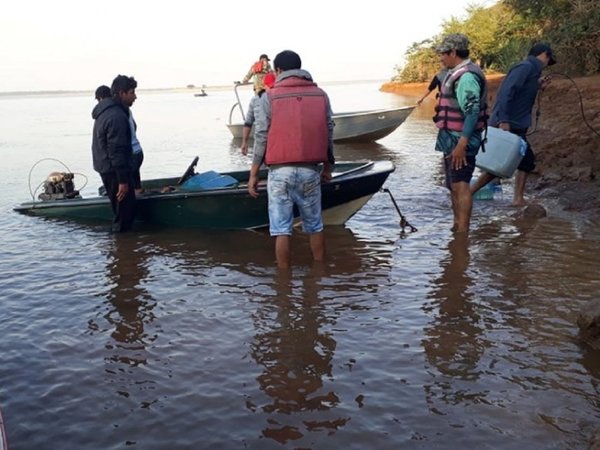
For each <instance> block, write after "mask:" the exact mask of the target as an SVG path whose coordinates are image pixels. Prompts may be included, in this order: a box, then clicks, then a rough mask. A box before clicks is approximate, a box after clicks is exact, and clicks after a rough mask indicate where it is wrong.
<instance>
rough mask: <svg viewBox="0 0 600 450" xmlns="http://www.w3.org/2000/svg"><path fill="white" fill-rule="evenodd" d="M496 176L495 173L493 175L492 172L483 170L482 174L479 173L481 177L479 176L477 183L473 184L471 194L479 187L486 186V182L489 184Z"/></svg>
mask: <svg viewBox="0 0 600 450" xmlns="http://www.w3.org/2000/svg"><path fill="white" fill-rule="evenodd" d="M494 178H496V177H495V176H494V175H492V174H491V173H487V172H482V173H481V175H479V178H477V181H476V182H475V184H474V185H473V186H471V195H473V194H474V193H475V192H477V191H478V190H479V189H481V188H482V187H484V186H485V185H486V184H488V183H489V182H490V181H492V180H493V179H494Z"/></svg>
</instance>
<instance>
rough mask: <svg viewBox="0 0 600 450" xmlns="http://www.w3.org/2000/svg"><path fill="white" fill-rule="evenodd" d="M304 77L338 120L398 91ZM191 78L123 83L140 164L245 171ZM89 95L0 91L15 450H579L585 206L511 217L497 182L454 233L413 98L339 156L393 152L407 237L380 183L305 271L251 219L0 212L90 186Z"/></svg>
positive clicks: (5, 354)
mask: <svg viewBox="0 0 600 450" xmlns="http://www.w3.org/2000/svg"><path fill="white" fill-rule="evenodd" d="M324 87H325V88H326V89H327V91H328V92H329V94H330V96H331V99H332V105H333V108H334V111H338V112H342V111H349V110H353V109H357V110H358V109H368V108H376V107H385V106H395V105H402V104H410V102H411V101H414V99H409V98H403V97H401V96H397V95H394V94H384V93H381V92H379V91H378V87H379V85H378V84H374V83H363V84H351V85H330V86H324ZM207 92H208V96H207V97H203V98H198V97H194V96H193V95H192V93H190V92H144V91H139V92H138V100H137V102H136V103H135V104H134V107H133V112H134V115H135V117H136V120H137V122H138V126H139V131H138V136H139V138H140V141H141V143H142V146H143V147H144V151H145V161H144V165H143V167H142V175H143V177H144V178H152V177H163V176H177V175H179V174H180V173H183V171H184V170H185V168H186V167H187V165H188V164H189V163H190V162H191V160H192V159H193V157H194V156H196V155H199V156H200V164H199V167H198V170H208V169H215V170H224V169H239V168H245V167H248V166H249V163H250V159H249V157H244V156H242V155H241V154H240V152H239V149H238V146H239V142H236V141H234V140H233V139H232V138H231V136H230V134H229V131H228V130H227V128H226V127H225V124H226V123H227V121H228V115H229V111H230V108H231V106H232V105H233V103H234V99H235V98H234V95H233V90H222V91H216V90H215V91H211V90H208V91H207ZM249 98H250V92H249V91H247V90H245V91H242V100H243V102H244V104H247V101H248V100H249ZM93 106H94V101H93V98H92V93H89V94H86V95H82V94H67V93H65V94H61V95H35V96H2V97H0V151H1V152H2V160H3V163H2V166H1V169H0V173H1V175H2V176H1V177H0V186H1V190H0V207H1V208H2V214H1V215H0V229H1V230H2V258H1V259H0V332H1V339H0V381H1V383H0V407H2V410H3V412H4V417H5V423H6V429H7V433H8V439H9V443H10V447H11V449H14V450H18V449H42V448H44V449H45V448H48V449H55V448H72V449H116V448H140V449H184V448H185V449H187V448H190V449H192V448H193V449H237V448H251V449H282V448H286V449H287V448H289V449H297V448H303V449H304V448H312V449H333V448H345V449H365V448H372V449H398V448H411V449H412V448H424V449H427V448H494V449H495V448H506V449H522V448H544V449H548V448H550V449H563V448H586V443H587V442H588V439H589V437H590V436H591V435H592V433H593V432H594V431H595V430H597V427H598V426H599V423H600V422H599V418H600V404H599V401H598V398H600V397H599V392H598V391H599V390H600V387H599V386H600V384H599V382H600V353H599V352H597V351H593V350H590V349H588V348H586V347H584V346H581V345H580V344H579V342H578V340H577V331H578V330H577V326H576V323H575V322H576V319H577V314H578V312H579V311H580V309H581V308H582V307H584V306H585V305H586V303H587V302H588V301H590V300H592V299H594V298H596V297H597V294H598V292H599V291H600V280H599V277H598V267H599V262H600V261H599V259H600V258H599V256H598V255H600V232H599V231H598V229H599V228H598V225H599V224H600V223H598V221H591V220H587V219H586V220H583V219H577V218H571V217H568V216H566V217H565V214H559V213H557V212H556V213H555V212H554V211H553V210H552V209H550V210H549V214H548V217H545V218H542V219H523V218H518V217H515V215H514V213H515V209H513V208H511V207H510V200H511V185H510V183H506V184H505V185H504V186H503V192H502V193H501V194H496V197H495V199H494V200H491V201H476V202H475V206H474V211H473V222H472V231H471V233H470V236H469V237H468V238H465V237H462V238H461V237H458V238H456V237H454V236H453V235H452V233H451V232H450V226H451V221H452V219H451V213H450V209H449V198H448V194H447V192H446V191H445V189H444V188H443V180H442V172H441V169H440V167H441V165H440V157H439V155H438V154H437V153H436V152H434V151H433V144H434V141H435V130H434V128H433V124H432V122H431V120H430V117H431V110H430V109H429V107H428V106H425V105H424V106H423V107H421V108H420V109H418V110H415V111H414V112H413V114H412V115H411V116H410V117H409V119H408V120H407V121H406V122H405V123H404V124H403V125H402V126H401V127H400V128H399V129H398V130H396V131H395V132H394V133H393V134H391V135H390V136H388V137H386V138H384V139H382V140H380V141H379V142H377V143H372V144H353V145H351V144H346V145H338V146H337V147H336V156H337V159H338V160H353V159H365V158H366V159H386V160H392V161H393V162H394V163H395V164H396V171H395V172H394V173H393V174H392V175H391V176H390V177H389V179H388V181H387V182H386V184H385V187H386V188H388V189H389V190H390V192H391V193H392V195H393V196H394V198H395V200H396V201H397V203H398V205H399V207H400V209H401V212H402V213H403V215H404V216H405V217H406V219H407V220H408V221H409V222H410V223H411V224H412V225H414V226H415V227H417V228H418V231H417V232H415V233H408V234H406V235H403V234H402V233H401V229H400V226H399V215H398V213H397V211H396V210H395V208H394V206H393V204H392V202H391V199H390V198H389V196H388V195H387V194H386V193H379V194H377V195H375V196H374V197H373V198H372V199H371V201H370V202H369V203H367V205H366V206H365V207H364V208H363V209H362V210H361V211H360V212H359V213H358V214H356V216H354V217H353V218H352V219H351V220H350V221H349V222H348V223H347V225H346V226H345V227H331V228H329V229H327V230H326V240H327V247H328V259H327V262H326V264H325V265H324V266H321V267H319V266H313V265H312V264H311V258H310V250H309V247H308V243H307V239H305V238H304V237H303V236H301V235H297V236H296V237H295V238H294V239H293V241H292V260H293V269H292V272H291V274H287V275H285V274H280V273H278V271H277V270H276V269H275V265H274V257H273V242H272V240H271V238H270V237H269V236H268V234H267V233H264V232H246V231H239V232H231V231H229V232H214V231H213V232H206V231H191V230H143V229H142V230H138V231H136V232H133V233H130V234H125V235H117V236H115V235H111V234H108V233H107V231H106V228H105V227H103V226H95V225H84V224H77V223H72V222H67V221H57V220H45V219H42V218H35V217H28V216H23V215H19V214H17V213H14V212H13V211H12V207H13V206H14V205H15V204H17V203H19V202H21V201H26V200H29V199H30V198H31V194H30V191H33V190H35V189H36V188H37V187H38V185H39V183H40V182H42V181H43V180H44V178H45V177H46V175H47V174H48V173H49V172H51V171H54V170H61V171H62V170H63V165H66V166H67V167H68V168H69V169H70V170H71V171H73V172H76V173H77V174H78V175H76V179H75V181H76V185H77V187H78V188H80V189H81V190H82V193H83V194H84V195H91V194H93V193H94V192H95V191H96V189H97V188H98V186H99V184H100V179H99V177H98V175H97V174H96V173H94V172H93V170H92V166H91V154H90V142H91V136H90V135H91V128H92V120H91V118H90V111H91V109H92V107H93ZM234 116H235V115H234ZM236 117H237V116H236ZM46 158H52V159H54V160H47V159H46ZM79 174H81V175H79ZM84 175H85V176H87V185H86V186H85V187H83V182H84ZM30 186H31V187H30Z"/></svg>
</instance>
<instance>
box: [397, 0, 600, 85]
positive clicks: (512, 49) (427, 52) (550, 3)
mask: <svg viewBox="0 0 600 450" xmlns="http://www.w3.org/2000/svg"><path fill="white" fill-rule="evenodd" d="M466 13H467V14H466V19H463V20H461V19H458V18H455V17H452V18H450V19H449V20H448V21H446V22H444V23H443V24H442V31H441V33H440V34H439V35H437V36H433V37H431V38H429V39H426V40H424V41H422V42H416V43H414V44H413V45H412V46H411V47H410V48H409V49H408V50H407V52H406V55H405V56H406V57H405V61H406V63H405V64H404V65H403V66H398V67H396V72H397V75H396V76H395V77H394V81H399V82H402V83H415V82H423V81H429V79H430V78H431V77H432V76H433V74H435V73H437V71H438V70H439V68H440V61H439V57H438V56H437V54H436V52H435V50H434V48H435V46H436V44H438V43H439V42H440V41H441V39H442V37H443V36H444V35H446V34H448V33H464V34H466V35H467V36H468V37H469V39H470V41H471V55H470V57H471V59H472V60H473V61H477V62H478V63H479V64H480V65H481V66H482V67H483V68H484V69H485V70H487V71H492V72H506V71H507V70H508V69H509V68H510V66H511V65H512V64H514V63H515V62H517V61H520V60H521V59H523V58H524V57H525V56H526V55H527V52H528V50H529V48H530V47H531V46H532V45H533V44H534V43H536V42H545V43H548V44H550V45H551V47H552V49H553V51H554V53H555V55H556V57H557V59H558V64H557V65H556V66H553V67H552V68H553V70H554V71H559V72H562V73H565V74H568V75H572V76H581V75H592V74H596V73H600V6H599V0H500V1H499V2H498V3H497V4H495V5H494V6H491V7H488V8H485V7H483V6H479V5H477V4H473V5H471V6H469V7H468V8H467V11H466Z"/></svg>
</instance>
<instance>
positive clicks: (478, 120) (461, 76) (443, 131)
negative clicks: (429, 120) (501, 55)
mask: <svg viewBox="0 0 600 450" xmlns="http://www.w3.org/2000/svg"><path fill="white" fill-rule="evenodd" d="M437 52H438V54H439V56H440V62H441V63H442V64H443V66H444V67H447V68H448V75H447V76H446V78H445V80H444V82H443V84H442V87H441V92H440V97H439V99H438V104H437V107H436V115H435V116H434V118H433V120H434V122H435V124H436V126H437V127H438V128H439V131H438V136H437V141H436V144H435V149H436V150H438V151H440V152H443V153H444V167H445V172H446V186H447V187H448V189H450V193H451V198H452V212H453V214H454V224H453V226H452V230H453V231H454V232H456V233H465V232H468V231H469V225H470V222H471V210H472V209H473V197H472V196H471V190H470V185H469V183H470V182H471V177H472V176H473V171H474V170H475V156H476V155H477V152H478V151H479V147H480V146H481V132H482V130H483V129H484V128H485V125H486V114H487V105H486V99H487V85H486V81H485V76H484V75H483V72H482V71H481V68H480V67H479V66H478V65H477V64H475V63H473V62H472V61H471V60H470V59H469V39H468V38H467V37H466V36H465V35H464V34H459V33H454V34H449V35H447V36H446V37H445V38H444V40H443V41H442V43H441V44H440V45H439V46H438V47H437Z"/></svg>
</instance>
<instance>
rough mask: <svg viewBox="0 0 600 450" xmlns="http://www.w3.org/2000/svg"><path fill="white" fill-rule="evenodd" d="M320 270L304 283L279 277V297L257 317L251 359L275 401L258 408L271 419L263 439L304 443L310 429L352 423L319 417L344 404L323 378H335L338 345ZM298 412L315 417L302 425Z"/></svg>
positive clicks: (304, 278) (283, 274)
mask: <svg viewBox="0 0 600 450" xmlns="http://www.w3.org/2000/svg"><path fill="white" fill-rule="evenodd" d="M317 272H318V269H317V268H315V269H314V270H313V271H311V272H310V273H308V274H306V275H304V276H302V277H301V279H299V280H294V278H293V276H292V275H291V274H290V273H287V272H281V273H280V274H278V275H277V276H276V278H275V281H274V288H275V291H276V295H275V296H274V297H273V298H272V301H271V303H266V304H265V306H264V307H263V308H262V309H259V310H257V311H256V313H255V315H254V321H255V324H256V328H257V329H258V330H259V332H258V333H257V334H256V336H255V340H254V343H253V344H252V346H251V355H252V357H253V358H254V359H255V360H256V362H257V363H258V364H259V365H260V366H262V368H263V372H262V374H260V375H259V376H258V377H257V380H258V382H259V384H260V387H261V390H263V391H264V393H265V394H266V395H268V396H269V397H270V398H271V401H270V402H269V403H267V404H264V405H259V407H260V408H261V409H262V410H263V411H264V412H265V413H267V414H269V417H270V419H269V421H268V424H267V426H266V428H265V429H264V430H263V435H264V436H265V437H268V438H271V439H274V440H276V441H278V442H280V443H285V442H287V441H290V440H297V439H300V438H301V437H302V436H303V435H304V432H305V431H319V430H328V431H329V432H333V431H335V430H336V429H337V428H339V427H342V426H344V425H345V424H346V422H347V421H348V420H349V419H348V418H343V417H339V418H335V419H331V417H330V415H327V417H328V418H327V419H321V418H319V415H318V414H315V413H318V412H319V411H327V410H330V409H331V408H334V407H335V406H336V405H338V404H339V402H340V399H339V398H338V396H337V395H336V393H335V392H333V391H330V390H328V389H327V388H324V385H323V377H329V378H331V377H332V359H333V353H334V350H335V347H336V342H335V340H334V339H333V336H332V335H331V333H328V332H324V331H323V330H322V327H323V326H324V325H325V324H327V322H331V319H328V318H327V317H325V316H324V313H323V307H322V306H321V304H320V301H321V299H320V298H319V291H320V289H321V286H320V284H319V276H318V274H317ZM249 406H250V407H251V408H252V409H254V408H255V406H254V405H249ZM295 413H312V414H310V417H311V419H310V420H303V421H302V425H299V424H298V423H297V421H295V420H294V417H293V414H295ZM307 417H308V416H307ZM284 421H287V422H288V423H284Z"/></svg>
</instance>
